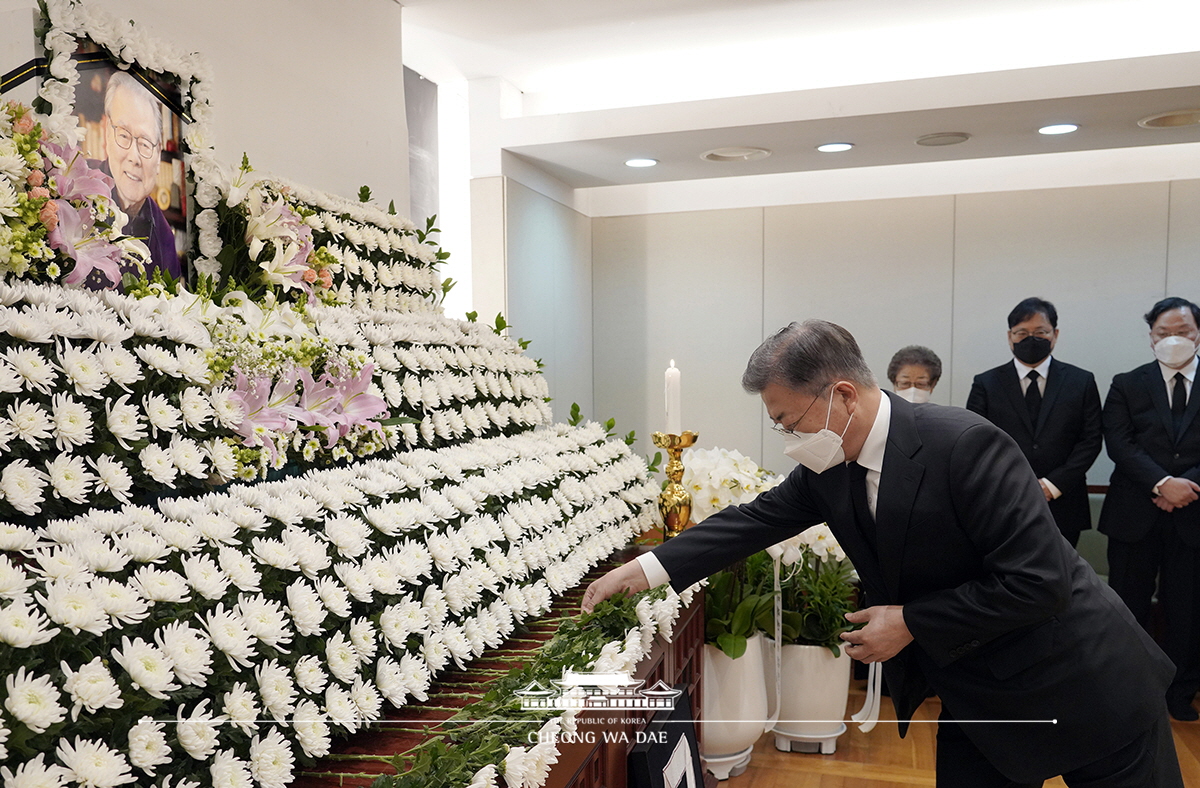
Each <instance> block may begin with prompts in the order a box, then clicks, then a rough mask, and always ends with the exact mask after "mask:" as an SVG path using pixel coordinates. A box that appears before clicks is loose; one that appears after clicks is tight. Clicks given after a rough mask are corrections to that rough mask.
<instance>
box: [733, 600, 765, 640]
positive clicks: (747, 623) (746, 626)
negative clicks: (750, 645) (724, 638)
mask: <svg viewBox="0 0 1200 788" xmlns="http://www.w3.org/2000/svg"><path fill="white" fill-rule="evenodd" d="M757 606H758V597H757V596H754V595H753V594H751V595H750V596H747V597H746V598H745V599H743V600H742V601H741V604H739V605H738V606H737V609H736V610H734V611H733V621H732V622H730V625H729V630H730V631H731V632H733V633H734V634H737V635H741V636H743V637H745V636H747V635H750V634H752V633H753V632H754V609H755V607H757Z"/></svg>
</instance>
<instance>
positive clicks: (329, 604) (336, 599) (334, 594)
mask: <svg viewBox="0 0 1200 788" xmlns="http://www.w3.org/2000/svg"><path fill="white" fill-rule="evenodd" d="M316 588H317V596H319V597H321V603H322V604H324V605H325V607H326V609H327V610H329V612H330V613H333V614H334V615H335V616H337V617H338V618H348V617H349V616H350V594H349V592H348V591H346V587H345V586H343V585H342V584H341V583H339V582H338V581H337V580H335V579H333V578H332V577H322V578H321V579H319V580H317V583H316Z"/></svg>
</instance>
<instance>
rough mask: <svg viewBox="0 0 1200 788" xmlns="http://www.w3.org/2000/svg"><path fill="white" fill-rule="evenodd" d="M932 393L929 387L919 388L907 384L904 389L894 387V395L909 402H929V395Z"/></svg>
mask: <svg viewBox="0 0 1200 788" xmlns="http://www.w3.org/2000/svg"><path fill="white" fill-rule="evenodd" d="M932 393H933V392H931V391H930V390H929V389H919V388H917V387H916V386H909V387H908V388H906V389H896V396H898V397H900V398H901V399H906V400H908V401H909V402H929V395H930V394H932Z"/></svg>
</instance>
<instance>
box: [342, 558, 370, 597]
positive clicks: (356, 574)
mask: <svg viewBox="0 0 1200 788" xmlns="http://www.w3.org/2000/svg"><path fill="white" fill-rule="evenodd" d="M333 572H334V574H336V575H337V576H338V579H339V580H341V581H342V584H343V585H344V586H345V587H346V590H347V591H349V592H350V596H352V597H354V598H355V599H357V600H358V601H360V602H370V601H371V599H372V598H373V597H374V596H375V588H374V587H373V586H372V585H371V578H370V576H369V575H368V574H367V572H366V570H364V569H363V568H362V566H360V565H359V564H353V563H350V562H343V563H340V564H334V566H333Z"/></svg>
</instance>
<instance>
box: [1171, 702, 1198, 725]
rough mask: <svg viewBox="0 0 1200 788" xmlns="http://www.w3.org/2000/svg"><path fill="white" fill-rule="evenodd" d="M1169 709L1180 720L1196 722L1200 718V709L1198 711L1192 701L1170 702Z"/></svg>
mask: <svg viewBox="0 0 1200 788" xmlns="http://www.w3.org/2000/svg"><path fill="white" fill-rule="evenodd" d="M1167 711H1168V712H1170V714H1171V716H1172V717H1174V718H1175V719H1177V720H1179V721H1180V722H1195V721H1196V720H1200V711H1196V709H1195V708H1194V707H1193V706H1192V704H1190V703H1168V704H1167Z"/></svg>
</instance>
